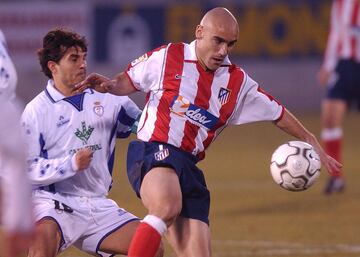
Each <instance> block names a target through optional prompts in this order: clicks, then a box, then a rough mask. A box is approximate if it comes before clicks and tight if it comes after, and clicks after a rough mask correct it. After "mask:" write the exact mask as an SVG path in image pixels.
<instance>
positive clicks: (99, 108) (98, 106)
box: [93, 101, 104, 117]
mask: <svg viewBox="0 0 360 257" xmlns="http://www.w3.org/2000/svg"><path fill="white" fill-rule="evenodd" d="M93 110H94V113H95V114H96V115H97V116H99V117H101V116H103V114H104V106H102V105H101V103H100V102H99V101H96V102H94V108H93Z"/></svg>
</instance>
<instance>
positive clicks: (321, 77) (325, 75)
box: [317, 69, 332, 87]
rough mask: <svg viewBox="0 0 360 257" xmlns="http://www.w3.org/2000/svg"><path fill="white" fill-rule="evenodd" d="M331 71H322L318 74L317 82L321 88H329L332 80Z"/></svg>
mask: <svg viewBox="0 0 360 257" xmlns="http://www.w3.org/2000/svg"><path fill="white" fill-rule="evenodd" d="M331 73H332V72H331V71H328V70H325V69H321V70H320V71H319V72H318V74H317V81H318V83H319V84H320V86H323V87H324V86H327V84H328V83H329V80H330V76H331Z"/></svg>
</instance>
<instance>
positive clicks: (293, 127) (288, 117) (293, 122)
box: [275, 109, 342, 173]
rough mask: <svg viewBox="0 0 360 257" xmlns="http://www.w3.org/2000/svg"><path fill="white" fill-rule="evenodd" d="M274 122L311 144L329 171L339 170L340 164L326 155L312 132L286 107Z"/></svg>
mask: <svg viewBox="0 0 360 257" xmlns="http://www.w3.org/2000/svg"><path fill="white" fill-rule="evenodd" d="M275 124H276V126H277V127H278V128H280V129H282V130H283V131H285V132H286V133H288V134H289V135H292V136H294V137H296V138H298V139H300V140H303V141H305V142H307V143H309V144H311V145H312V146H313V147H314V149H315V151H316V152H317V153H318V154H319V156H320V159H321V162H322V163H323V165H324V166H325V167H326V169H327V170H328V172H329V173H334V172H340V171H341V167H342V164H341V163H339V162H338V161H336V160H335V159H334V158H332V157H331V156H329V155H327V154H326V153H325V151H324V149H323V148H322V147H321V145H320V143H319V142H318V140H317V139H316V137H315V136H314V135H313V134H312V133H310V132H309V131H308V130H307V129H306V128H305V127H304V126H303V125H302V124H301V122H300V121H299V120H298V119H297V118H296V117H295V116H294V115H293V114H291V113H290V112H289V111H288V110H287V109H285V110H284V115H283V116H282V118H281V119H280V120H279V121H277V122H276V123H275Z"/></svg>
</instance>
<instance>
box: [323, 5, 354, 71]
mask: <svg viewBox="0 0 360 257" xmlns="http://www.w3.org/2000/svg"><path fill="white" fill-rule="evenodd" d="M339 59H347V60H348V59H352V60H354V61H357V62H360V1H359V0H334V1H333V4H332V9H331V21H330V33H329V38H328V42H327V47H326V52H325V59H324V63H323V68H324V69H326V70H328V71H332V70H334V69H335V66H336V63H337V61H338V60H339Z"/></svg>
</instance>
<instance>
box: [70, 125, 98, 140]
mask: <svg viewBox="0 0 360 257" xmlns="http://www.w3.org/2000/svg"><path fill="white" fill-rule="evenodd" d="M93 131H94V128H93V127H91V126H90V125H89V126H86V123H85V121H82V122H81V130H80V129H76V131H75V133H74V134H75V136H77V137H78V138H80V139H81V141H82V142H83V145H86V144H87V142H88V140H89V138H90V136H91V133H92V132H93Z"/></svg>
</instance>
